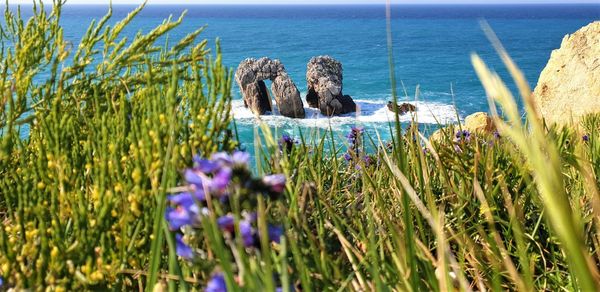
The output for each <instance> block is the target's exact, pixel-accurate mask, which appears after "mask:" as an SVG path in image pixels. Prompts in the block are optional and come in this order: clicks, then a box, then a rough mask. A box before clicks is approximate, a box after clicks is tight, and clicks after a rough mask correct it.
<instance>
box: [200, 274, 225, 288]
mask: <svg viewBox="0 0 600 292" xmlns="http://www.w3.org/2000/svg"><path fill="white" fill-rule="evenodd" d="M204 291H205V292H227V284H226V283H225V277H224V276H223V274H220V273H219V274H215V275H213V276H212V278H211V279H210V280H209V281H208V283H207V284H206V289H204Z"/></svg>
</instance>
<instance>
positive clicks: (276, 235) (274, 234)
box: [267, 225, 283, 243]
mask: <svg viewBox="0 0 600 292" xmlns="http://www.w3.org/2000/svg"><path fill="white" fill-rule="evenodd" d="M267 231H268V232H269V240H270V241H272V242H275V243H280V241H281V236H283V227H281V226H278V225H269V227H268V228H267Z"/></svg>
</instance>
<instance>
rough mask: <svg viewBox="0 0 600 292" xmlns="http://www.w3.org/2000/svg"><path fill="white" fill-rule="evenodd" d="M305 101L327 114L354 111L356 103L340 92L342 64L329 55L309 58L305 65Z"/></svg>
mask: <svg viewBox="0 0 600 292" xmlns="http://www.w3.org/2000/svg"><path fill="white" fill-rule="evenodd" d="M306 82H307V89H308V93H307V95H306V102H308V105H309V106H310V107H314V108H318V109H319V110H320V111H321V113H322V114H324V115H327V116H332V115H339V114H346V113H351V112H355V111H356V103H354V101H353V100H352V97H350V96H349V95H344V94H343V93H342V64H341V63H340V62H338V61H337V60H335V59H333V58H331V57H329V56H318V57H314V58H312V59H310V61H309V62H308V64H307V65H306Z"/></svg>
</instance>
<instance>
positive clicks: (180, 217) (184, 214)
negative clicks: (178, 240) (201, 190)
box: [165, 193, 208, 230]
mask: <svg viewBox="0 0 600 292" xmlns="http://www.w3.org/2000/svg"><path fill="white" fill-rule="evenodd" d="M167 200H168V201H169V202H170V203H171V204H174V205H175V207H167V209H166V211H165V219H166V220H167V222H168V223H169V227H170V228H171V229H172V230H177V229H179V228H181V227H182V226H186V225H193V226H195V225H198V223H199V222H200V215H201V213H202V214H204V213H206V212H207V210H208V209H206V208H202V209H200V207H199V206H198V205H197V204H196V200H204V196H203V195H202V196H201V197H199V196H196V198H194V197H193V196H192V195H191V194H190V193H180V194H177V195H172V196H169V197H168V198H167Z"/></svg>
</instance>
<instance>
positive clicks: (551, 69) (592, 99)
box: [534, 21, 600, 125]
mask: <svg viewBox="0 0 600 292" xmlns="http://www.w3.org/2000/svg"><path fill="white" fill-rule="evenodd" d="M534 100H535V102H536V106H537V110H538V112H539V113H540V114H541V115H542V117H544V119H545V120H546V122H547V123H549V124H554V123H556V124H559V125H564V124H567V123H569V122H571V121H574V122H577V121H579V120H580V119H581V117H583V116H584V115H585V114H588V113H597V112H600V21H596V22H593V23H591V24H589V25H587V26H585V27H583V28H581V29H580V30H578V31H577V32H575V33H574V34H572V35H567V36H565V37H564V38H563V40H562V44H561V46H560V49H558V50H554V51H553V52H552V55H551V56H550V60H549V61H548V64H547V65H546V67H545V68H544V70H543V71H542V73H541V75H540V78H539V80H538V83H537V86H536V88H535V91H534Z"/></svg>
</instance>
